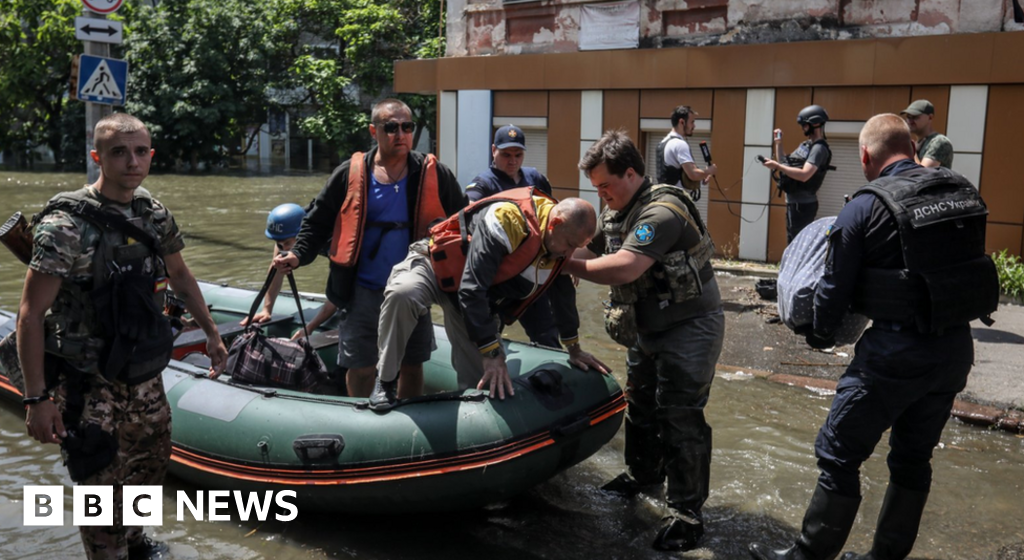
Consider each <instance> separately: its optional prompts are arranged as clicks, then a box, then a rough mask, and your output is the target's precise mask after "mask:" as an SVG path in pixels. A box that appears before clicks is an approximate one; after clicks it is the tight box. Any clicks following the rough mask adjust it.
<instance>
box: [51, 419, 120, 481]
mask: <svg viewBox="0 0 1024 560" xmlns="http://www.w3.org/2000/svg"><path fill="white" fill-rule="evenodd" d="M117 449H118V445H117V438H115V437H114V436H113V435H111V434H108V433H107V432H105V431H103V428H100V426H99V424H83V425H81V426H79V428H78V429H77V430H68V435H67V437H65V438H64V441H63V442H61V444H60V454H61V457H63V458H64V464H65V465H66V466H67V468H68V474H69V475H71V480H72V481H74V482H83V481H85V480H87V479H88V478H89V477H91V476H93V475H94V474H96V473H98V472H100V471H101V470H103V469H105V468H106V467H107V466H108V465H110V463H113V462H114V458H115V457H117Z"/></svg>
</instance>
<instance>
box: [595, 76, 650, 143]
mask: <svg viewBox="0 0 1024 560" xmlns="http://www.w3.org/2000/svg"><path fill="white" fill-rule="evenodd" d="M601 119H602V120H601V130H612V129H616V128H625V129H626V134H629V137H630V138H631V139H632V140H633V142H634V143H636V144H637V146H640V92H639V91H637V90H635V89H632V90H609V91H605V92H604V103H603V104H602V115H601ZM640 153H641V154H642V153H644V152H640Z"/></svg>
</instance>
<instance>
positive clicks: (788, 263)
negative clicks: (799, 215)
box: [778, 216, 868, 344]
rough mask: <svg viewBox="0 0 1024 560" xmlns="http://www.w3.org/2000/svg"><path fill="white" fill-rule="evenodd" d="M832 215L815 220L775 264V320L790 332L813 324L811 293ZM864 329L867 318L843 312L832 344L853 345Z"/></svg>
mask: <svg viewBox="0 0 1024 560" xmlns="http://www.w3.org/2000/svg"><path fill="white" fill-rule="evenodd" d="M835 221H836V217H835V216H829V217H827V218H821V219H820V220H815V221H814V222H812V223H811V224H809V225H808V226H807V227H805V228H804V229H803V230H802V231H801V232H800V233H798V234H797V236H796V237H795V238H794V239H793V242H792V243H790V244H789V247H786V250H785V251H784V252H783V253H782V262H781V263H779V282H778V291H779V296H778V306H779V317H781V318H782V322H783V323H785V324H786V326H787V327H789V328H791V329H794V330H795V329H797V328H799V327H803V326H805V325H810V324H811V323H813V322H814V291H815V290H816V289H817V288H818V282H819V281H820V280H821V277H822V276H823V275H824V274H825V255H826V254H827V253H828V237H826V236H825V233H826V232H827V231H828V228H829V226H831V225H832V223H833V222H835ZM867 326H868V318H867V317H865V316H863V315H858V314H855V313H849V312H848V313H847V314H846V315H845V316H844V317H843V323H842V325H841V326H840V327H839V329H838V330H837V331H836V344H853V343H854V342H856V341H857V339H858V338H860V335H861V333H862V332H864V329H865V328H867Z"/></svg>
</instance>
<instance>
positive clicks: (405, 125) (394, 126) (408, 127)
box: [377, 121, 416, 134]
mask: <svg viewBox="0 0 1024 560" xmlns="http://www.w3.org/2000/svg"><path fill="white" fill-rule="evenodd" d="M377 124H378V126H379V125H382V124H383V125H384V132H386V133H388V134H394V133H396V132H398V127H399V126H401V127H402V132H404V133H406V134H412V133H413V132H415V131H416V123H414V122H412V121H405V122H401V123H400V122H398V121H388V122H386V123H377Z"/></svg>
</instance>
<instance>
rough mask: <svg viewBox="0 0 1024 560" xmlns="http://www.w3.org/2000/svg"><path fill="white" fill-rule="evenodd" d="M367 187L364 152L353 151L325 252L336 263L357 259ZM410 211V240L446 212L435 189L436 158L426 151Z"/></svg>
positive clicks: (422, 234)
mask: <svg viewBox="0 0 1024 560" xmlns="http://www.w3.org/2000/svg"><path fill="white" fill-rule="evenodd" d="M369 189H370V177H369V175H368V174H367V170H366V160H365V158H364V154H363V152H356V153H354V154H352V159H351V160H350V161H349V167H348V192H347V193H346V194H345V201H344V202H342V204H341V208H340V209H339V210H338V217H337V218H336V219H335V220H334V237H333V238H332V239H331V249H330V253H328V255H329V256H330V258H331V262H332V263H334V264H336V265H339V266H355V265H356V263H358V262H359V250H360V248H361V247H362V244H363V232H364V231H365V230H366V199H367V197H368V194H367V193H368V192H369ZM411 214H412V216H413V223H412V233H413V236H412V239H413V240H415V239H421V238H424V237H426V236H427V233H428V228H429V227H430V224H431V223H433V222H434V221H435V220H440V219H444V218H445V216H446V215H447V214H446V213H445V211H444V206H442V204H441V196H440V194H439V192H438V176H437V157H436V156H435V155H434V154H427V155H426V157H424V159H423V167H421V168H420V182H419V189H418V190H417V191H416V208H415V209H413V212H411Z"/></svg>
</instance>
